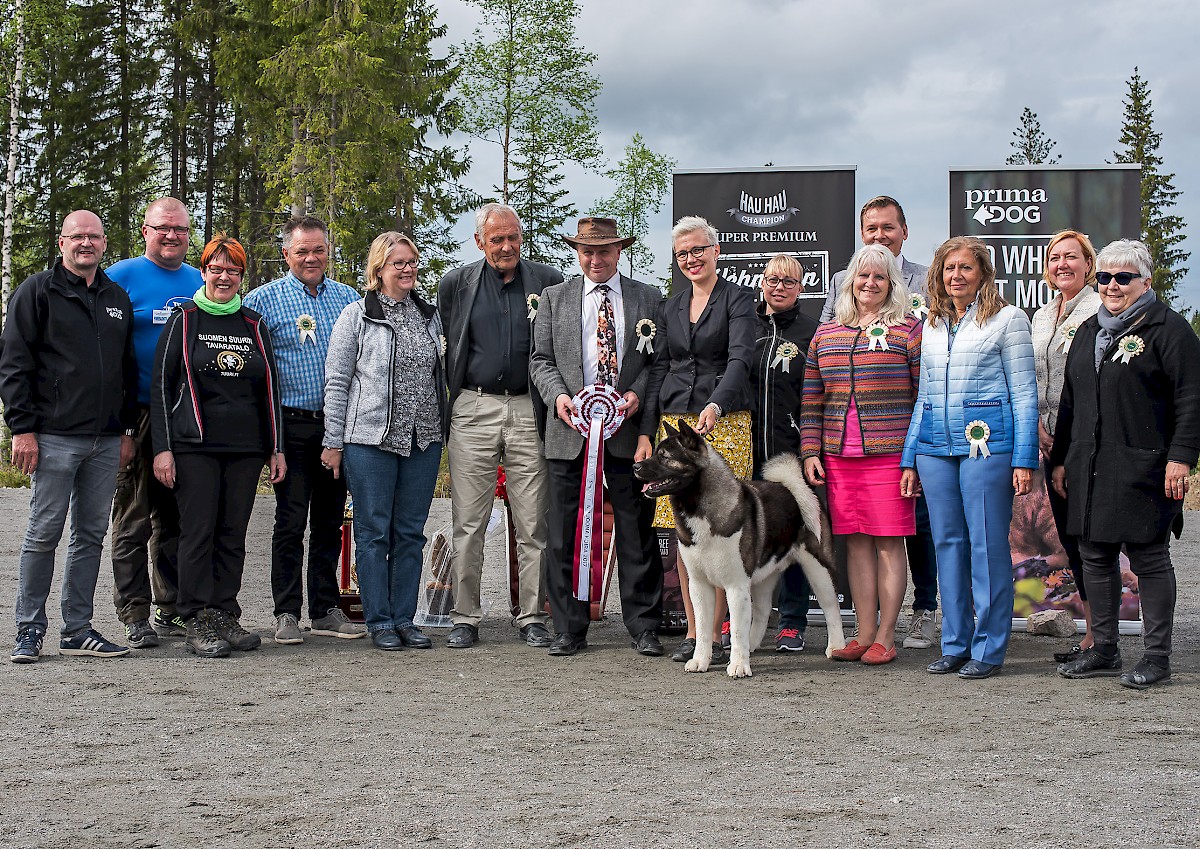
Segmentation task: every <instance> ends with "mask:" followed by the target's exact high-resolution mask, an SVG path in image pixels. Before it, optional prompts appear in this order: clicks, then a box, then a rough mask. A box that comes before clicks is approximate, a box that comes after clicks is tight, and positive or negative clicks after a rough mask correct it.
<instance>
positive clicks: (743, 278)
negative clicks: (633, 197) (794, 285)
mask: <svg viewBox="0 0 1200 849" xmlns="http://www.w3.org/2000/svg"><path fill="white" fill-rule="evenodd" d="M673 185H674V187H673V190H672V215H673V220H675V221H678V220H679V219H680V218H682V217H683V216H685V215H699V216H701V217H703V218H706V219H708V221H709V223H710V224H712V225H713V227H716V228H717V232H718V233H719V235H720V243H721V255H720V257H718V258H717V273H718V274H720V275H721V276H722V277H724V278H725V279H726V280H729V281H730V282H733V283H737V284H738V285H740V286H748V287H750V288H753V289H755V290H757V289H759V287H760V286H761V284H762V273H763V269H764V268H766V265H767V262H768V261H769V260H770V259H771V257H773V256H775V255H776V254H778V253H787V254H791V255H792V256H794V257H795V258H796V259H797V260H798V261H799V262H800V264H801V265H802V266H803V267H804V277H803V279H802V281H801V290H800V306H801V309H803V310H804V311H805V312H807V313H809V314H810V315H812V316H814V317H816V316H817V315H819V314H820V312H821V307H822V305H823V304H824V302H825V294H826V292H828V291H829V278H830V277H832V276H833V274H834V273H835V272H837V271H840V270H841V269H843V268H845V266H846V263H847V262H849V261H850V256H851V255H852V254H853V253H854V248H855V247H856V246H857V244H858V242H857V238H856V234H857V232H858V223H857V220H856V219H855V215H856V210H855V206H854V169H853V168H747V169H743V170H738V171H717V170H704V171H677V172H675V178H674V184H673ZM685 282H686V281H685V278H684V277H683V275H682V274H681V273H680V271H679V268H678V267H677V266H673V267H672V272H671V287H672V289H674V288H675V287H676V286H680V285H684V284H685Z"/></svg>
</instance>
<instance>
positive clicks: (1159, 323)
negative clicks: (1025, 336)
mask: <svg viewBox="0 0 1200 849" xmlns="http://www.w3.org/2000/svg"><path fill="white" fill-rule="evenodd" d="M1099 329H1100V324H1099V322H1098V321H1097V320H1096V318H1095V317H1092V318H1089V319H1088V320H1087V321H1085V322H1084V323H1083V324H1082V325H1080V327H1079V330H1078V331H1077V332H1076V334H1075V341H1074V342H1072V343H1071V351H1070V354H1069V355H1068V356H1067V371H1066V378H1065V380H1064V383H1063V393H1062V399H1061V401H1060V402H1059V410H1058V427H1057V433H1056V434H1055V438H1054V448H1053V450H1052V452H1051V455H1050V460H1051V465H1052V466H1064V465H1065V467H1066V480H1067V510H1068V516H1069V519H1068V522H1067V530H1068V532H1069V533H1071V534H1073V535H1075V536H1078V537H1080V538H1081V539H1085V540H1089V541H1092V542H1108V543H1118V542H1127V543H1151V542H1160V541H1165V539H1166V538H1167V534H1168V531H1170V530H1172V529H1174V530H1175V533H1176V534H1177V535H1178V534H1179V532H1180V531H1181V529H1182V527H1183V521H1182V512H1181V511H1182V509H1183V502H1182V501H1176V500H1174V499H1172V498H1168V497H1167V495H1166V493H1165V492H1164V489H1163V487H1164V479H1165V477H1166V469H1167V463H1168V462H1170V461H1175V462H1179V463H1183V464H1185V465H1187V466H1188V467H1189V468H1191V467H1192V466H1194V465H1195V464H1196V459H1197V457H1198V456H1200V339H1198V338H1197V337H1196V334H1195V332H1194V331H1193V330H1192V328H1191V325H1190V324H1188V322H1187V320H1186V319H1184V318H1183V317H1182V316H1181V315H1179V314H1178V313H1177V312H1175V311H1174V310H1172V309H1170V308H1169V307H1168V306H1167V305H1166V304H1164V303H1162V302H1161V301H1157V302H1155V303H1153V304H1151V305H1150V306H1149V307H1148V308H1147V309H1146V312H1145V313H1144V314H1143V315H1142V317H1141V319H1140V320H1138V321H1136V322H1135V323H1134V324H1133V326H1132V327H1130V328H1129V329H1128V330H1127V331H1126V332H1125V333H1124V334H1123V335H1122V336H1120V337H1118V338H1117V339H1116V340H1114V342H1113V344H1112V345H1111V346H1109V348H1108V350H1107V351H1105V353H1104V357H1103V359H1102V360H1101V361H1100V370H1099V373H1097V371H1096V367H1095V343H1096V334H1097V333H1098V332H1099ZM1134 337H1136V339H1140V340H1141V341H1142V343H1143V344H1144V346H1145V347H1144V350H1142V351H1141V352H1140V353H1138V354H1137V355H1136V356H1133V357H1131V358H1130V359H1129V362H1128V363H1125V362H1122V361H1121V360H1119V359H1114V355H1115V354H1117V353H1118V352H1119V350H1120V346H1121V344H1122V343H1123V342H1128V343H1129V344H1130V345H1131V346H1136V339H1135V338H1134Z"/></svg>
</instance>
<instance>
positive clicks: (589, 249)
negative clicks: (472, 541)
mask: <svg viewBox="0 0 1200 849" xmlns="http://www.w3.org/2000/svg"><path fill="white" fill-rule="evenodd" d="M577 231H578V232H577V233H576V235H575V236H563V240H564V241H565V242H566V243H567V244H569V245H571V246H572V247H573V248H575V251H576V253H577V254H578V255H579V266H580V268H581V269H582V270H583V275H582V276H579V277H573V278H571V279H570V280H568V281H567V282H566V283H561V284H559V285H557V286H550V287H549V288H547V289H546V291H545V292H544V293H543V295H542V302H541V307H540V308H539V309H538V314H537V319H536V321H534V326H533V334H534V346H533V356H532V357H531V358H530V362H529V373H530V377H531V378H532V379H533V382H534V384H535V385H536V386H537V389H538V392H540V393H541V395H542V398H543V399H545V401H546V405H547V406H548V407H550V408H551V409H552V411H553V415H552V416H551V417H548V419H547V422H546V460H547V463H546V465H547V467H548V476H547V477H548V484H549V486H548V490H549V491H548V506H549V509H548V511H547V513H548V519H547V521H548V528H547V540H546V560H545V577H546V592H547V595H548V597H549V599H550V611H551V613H552V614H553V616H554V627H555V630H556V631H557V632H558V634H557V637H556V638H555V640H554V642H553V643H552V644H551V645H550V654H551V655H552V656H555V657H568V656H570V655H573V654H575V653H576V652H578V651H579V650H580V649H582V648H586V647H587V629H588V623H589V621H590V619H589V616H588V605H587V603H585V602H582V601H579V600H578V599H576V598H575V597H574V595H573V593H572V581H571V573H572V566H573V555H574V545H575V533H576V520H577V513H578V510H579V492H580V485H581V483H582V480H583V472H584V463H585V460H586V457H585V452H584V450H583V448H584V439H583V437H582V436H580V434H579V432H578V431H576V430H575V428H574V427H573V426H572V425H571V423H570V422H571V416H572V414H573V413H575V412H577V411H576V410H575V406H574V403H573V401H572V398H573V397H574V396H575V394H576V393H578V392H579V391H580V390H581V389H582V388H583V387H584V386H590V385H593V384H596V383H604V382H606V379H607V382H611V384H612V386H613V387H614V388H615V389H616V390H617V392H619V393H620V394H621V395H622V398H623V399H624V400H623V401H622V402H621V405H620V408H621V409H623V410H624V411H625V414H626V419H625V421H624V423H623V424H622V425H621V427H620V429H619V430H618V431H617V432H616V433H615V434H613V435H612V437H610V438H609V439H608V440H606V441H605V443H604V479H605V483H606V486H607V490H608V497H609V500H610V501H611V503H612V507H613V518H614V523H615V536H614V540H615V545H616V547H617V575H618V579H619V583H620V588H621V613H622V616H623V617H624V620H625V627H626V628H627V629H628V630H629V634H630V636H631V637H632V638H633V647H634V649H635V650H636V651H638V652H639V653H641V654H644V655H650V656H655V657H657V656H660V655H661V654H662V653H663V648H662V643H661V642H659V639H658V633H657V628H658V625H659V622H660V621H661V618H662V578H663V575H662V561H661V560H659V558H658V557H657V556H656V555H657V552H655V551H654V550H653V549H652V548H651V545H652V544H653V543H652V542H648V539H649V534H648V532H649V522H644V521H642V520H643V518H644V513H645V504H644V503H643V500H642V498H641V496H640V489H641V487H640V485H638V484H637V483H636V482H635V481H634V478H633V454H634V451H635V449H636V448H637V437H638V421H637V412H638V410H639V409H640V407H641V402H642V397H643V396H644V394H645V389H646V379H647V377H648V376H649V373H650V362H651V361H652V359H653V350H652V346H653V338H651V339H650V343H649V344H646V343H644V342H643V343H642V344H641V345H640V346H639V342H640V341H641V340H642V339H643V338H644V331H648V329H649V328H648V327H647V326H646V323H647V322H648V323H649V327H653V322H654V318H655V316H656V315H657V314H658V306H659V302H660V301H661V300H662V294H661V293H660V292H659V290H658V289H656V288H655V287H653V286H648V285H646V284H645V283H640V282H638V281H637V280H632V279H630V278H628V277H625V276H623V275H621V274H620V273H619V272H618V271H617V264H618V262H619V261H620V258H621V249H622V248H626V247H628V246H629V245H631V244H632V243H633V241H634V240H633V239H632V238H622V237H621V236H620V235H619V234H618V232H617V222H616V221H614V220H613V219H611V218H581V219H580V220H579V225H578V227H577ZM610 319H611V324H612V325H613V328H611V330H610V328H609V323H610ZM606 334H607V335H606ZM604 338H607V339H608V340H610V341H608V342H604V341H601V339H604ZM602 348H603V349H604V350H602ZM609 349H611V350H609ZM605 355H607V356H605ZM614 364H615V374H614V369H613V365H614Z"/></svg>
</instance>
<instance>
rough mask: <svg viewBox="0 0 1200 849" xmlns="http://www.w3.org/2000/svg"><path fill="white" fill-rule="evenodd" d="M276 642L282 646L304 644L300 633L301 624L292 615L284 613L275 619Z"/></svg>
mask: <svg viewBox="0 0 1200 849" xmlns="http://www.w3.org/2000/svg"><path fill="white" fill-rule="evenodd" d="M275 642H277V643H279V644H280V645H282V646H295V645H299V644H300V643H302V642H304V635H303V634H301V633H300V623H299V622H298V621H296V617H295V616H293V615H292V614H290V613H282V614H280V615H279V616H276V617H275Z"/></svg>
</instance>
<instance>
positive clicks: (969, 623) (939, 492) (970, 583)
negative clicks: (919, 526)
mask: <svg viewBox="0 0 1200 849" xmlns="http://www.w3.org/2000/svg"><path fill="white" fill-rule="evenodd" d="M917 474H918V476H919V477H920V479H921V488H922V489H923V490H924V491H925V500H926V502H927V503H928V504H929V522H930V525H931V526H932V528H933V542H934V545H935V546H936V547H937V569H938V584H939V585H940V586H941V589H942V654H944V655H950V656H952V657H967V656H970V657H971V658H973V659H974V660H978V661H982V662H983V663H992V664H1000V663H1003V662H1004V655H1005V653H1006V652H1007V651H1008V638H1009V634H1010V632H1011V631H1012V613H1013V597H1014V593H1013V577H1012V551H1011V550H1010V549H1009V545H1008V528H1009V525H1011V524H1012V504H1013V485H1012V477H1013V470H1012V454H999V453H994V454H992V456H990V457H987V458H984V457H976V458H975V459H970V458H968V457H928V456H924V455H917ZM972 608H973V614H972Z"/></svg>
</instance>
